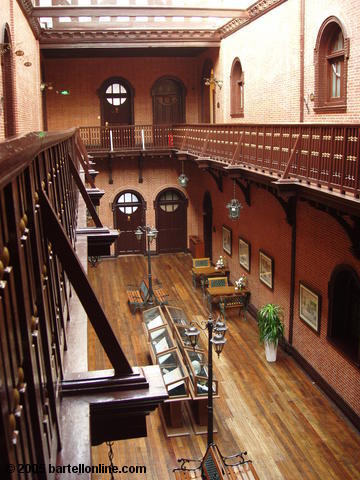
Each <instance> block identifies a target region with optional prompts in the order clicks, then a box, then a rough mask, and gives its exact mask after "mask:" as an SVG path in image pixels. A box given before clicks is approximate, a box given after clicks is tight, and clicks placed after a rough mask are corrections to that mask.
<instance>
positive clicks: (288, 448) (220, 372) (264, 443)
mask: <svg viewBox="0 0 360 480" xmlns="http://www.w3.org/2000/svg"><path fill="white" fill-rule="evenodd" d="M152 267H153V273H154V276H156V277H157V278H158V279H159V280H160V281H161V282H162V283H163V285H164V286H165V287H166V288H167V289H168V291H169V294H170V297H171V304H174V305H178V306H182V307H183V308H184V310H185V311H186V313H187V315H188V318H190V319H192V318H194V317H196V319H198V320H199V319H205V318H206V317H207V310H206V305H205V303H204V301H203V298H202V295H201V292H200V290H199V289H196V290H195V289H194V288H193V287H192V283H191V274H190V271H191V257H190V255H187V254H175V255H160V256H157V257H153V259H152ZM146 268H147V263H146V258H145V257H143V256H126V257H121V258H117V259H112V260H104V261H102V262H100V263H99V264H98V266H97V267H96V268H91V267H89V278H90V281H91V284H92V285H93V287H94V289H95V291H96V293H97V295H98V297H99V299H100V301H101V303H102V305H103V307H104V309H105V311H106V314H107V315H108V318H109V319H110V321H111V322H112V325H113V327H114V329H115V331H116V333H117V335H118V336H119V339H120V342H121V345H122V347H123V349H124V351H125V353H126V355H127V357H128V359H129V361H130V362H131V363H132V364H133V365H145V364H149V363H151V362H150V356H149V353H148V345H147V342H146V339H145V336H144V332H143V328H142V325H141V321H142V317H141V313H137V314H136V315H131V313H130V311H129V308H128V306H127V297H126V293H125V290H126V285H128V284H129V283H135V284H140V281H141V278H142V277H143V276H144V275H146V271H147V270H146ZM228 326H229V327H230V328H229V332H228V333H227V344H226V346H225V349H224V352H223V353H222V355H221V356H220V359H216V360H215V368H216V370H215V372H216V375H217V378H218V380H219V385H220V388H219V389H220V398H219V399H216V400H215V418H216V421H217V423H218V425H220V427H219V432H218V433H217V434H215V441H216V443H217V444H218V445H219V447H220V449H221V450H222V452H223V454H225V455H230V454H233V453H236V452H237V451H239V450H241V449H246V450H247V451H248V456H249V458H251V459H252V460H253V462H254V465H255V467H256V470H257V472H258V474H259V476H260V478H261V480H273V479H288V480H297V479H299V480H300V479H303V480H305V479H306V480H307V479H318V480H330V479H334V480H335V479H336V480H338V479H342V480H356V479H358V480H359V479H360V434H359V432H357V431H356V430H355V429H354V428H353V427H352V426H351V425H350V424H349V422H348V421H347V420H346V419H345V418H344V417H343V415H342V414H341V413H340V412H339V411H338V409H337V408H336V407H335V406H334V405H333V404H332V403H331V402H330V401H329V400H328V398H327V397H326V396H325V395H324V394H323V393H322V392H321V391H320V390H319V389H318V387H317V386H316V385H315V384H314V383H313V382H312V381H311V379H310V378H309V377H308V376H307V375H306V374H305V373H304V372H303V371H302V370H301V369H300V368H299V367H298V365H297V364H296V363H295V361H294V360H293V359H292V358H291V357H290V356H288V355H287V354H286V353H285V352H284V351H279V352H278V360H277V362H276V363H275V364H269V363H267V362H266V360H265V357H264V351H263V347H262V346H261V345H260V344H259V342H258V334H257V325H256V322H255V321H254V320H253V319H252V318H251V317H248V318H247V319H246V320H245V321H244V320H243V319H240V318H238V317H237V316H236V312H235V311H234V310H233V311H231V313H230V320H229V325H228ZM89 368H90V369H103V368H110V364H109V362H108V360H107V358H106V356H105V354H104V352H103V350H102V347H101V345H100V344H99V341H98V340H97V339H96V338H95V335H94V332H93V330H92V328H91V326H90V325H89ZM147 425H148V436H147V437H146V438H140V439H135V440H126V441H121V442H115V443H114V445H113V450H114V460H113V462H114V464H116V465H128V466H130V465H145V466H146V474H121V475H118V477H116V476H115V478H123V479H125V478H128V479H131V478H133V479H135V478H136V479H146V480H150V479H151V480H166V479H170V478H173V474H172V469H173V468H174V467H176V466H177V462H176V459H177V458H179V457H190V458H201V457H202V455H203V453H204V452H205V448H206V435H192V436H187V437H176V438H172V439H167V438H166V437H165V435H164V431H163V428H162V424H161V421H160V417H159V413H158V412H157V411H156V412H154V413H152V414H151V415H150V416H149V417H148V424H147ZM119 428H121V425H119ZM92 455H93V464H94V465H96V464H98V463H104V464H108V450H107V447H106V446H105V445H101V446H99V447H94V448H93V449H92ZM93 478H94V479H98V478H99V479H100V478H102V479H104V478H109V476H107V477H106V476H104V475H102V476H101V477H100V476H97V475H94V477H93Z"/></svg>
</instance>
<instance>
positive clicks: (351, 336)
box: [328, 265, 360, 365]
mask: <svg viewBox="0 0 360 480" xmlns="http://www.w3.org/2000/svg"><path fill="white" fill-rule="evenodd" d="M328 338H329V339H330V340H331V341H332V342H333V343H334V344H335V345H336V346H337V347H338V348H339V349H340V350H342V351H343V352H344V353H345V354H346V355H347V356H348V357H349V358H351V360H353V361H354V362H355V363H356V364H357V365H360V278H359V275H358V274H357V273H356V272H355V270H354V269H353V268H352V267H350V266H348V265H339V266H338V267H336V268H335V270H334V271H333V273H332V275H331V279H330V284H329V326H328Z"/></svg>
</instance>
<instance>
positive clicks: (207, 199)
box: [203, 192, 213, 258]
mask: <svg viewBox="0 0 360 480" xmlns="http://www.w3.org/2000/svg"><path fill="white" fill-rule="evenodd" d="M212 215H213V208H212V203H211V196H210V193H209V192H205V195H204V200H203V217H204V251H205V257H209V258H212Z"/></svg>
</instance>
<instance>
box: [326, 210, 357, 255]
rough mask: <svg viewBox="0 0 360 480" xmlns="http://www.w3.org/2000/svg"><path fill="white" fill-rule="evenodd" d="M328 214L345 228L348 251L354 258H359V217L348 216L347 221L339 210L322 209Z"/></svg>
mask: <svg viewBox="0 0 360 480" xmlns="http://www.w3.org/2000/svg"><path fill="white" fill-rule="evenodd" d="M323 210H324V211H326V212H327V213H328V214H329V215H331V216H332V217H333V218H334V219H335V220H336V221H337V222H338V223H339V225H341V226H342V228H343V229H344V230H345V232H346V234H347V236H348V237H349V240H350V242H351V247H350V251H351V253H352V254H353V255H354V257H355V258H357V259H360V218H359V217H354V216H352V217H350V221H347V220H346V219H345V218H344V215H342V214H341V213H340V212H338V211H336V210H334V209H323Z"/></svg>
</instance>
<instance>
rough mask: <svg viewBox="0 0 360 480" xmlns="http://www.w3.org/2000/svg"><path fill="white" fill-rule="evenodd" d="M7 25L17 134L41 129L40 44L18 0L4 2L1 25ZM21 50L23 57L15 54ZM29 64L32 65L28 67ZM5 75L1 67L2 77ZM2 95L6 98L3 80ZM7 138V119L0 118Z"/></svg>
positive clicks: (0, 130) (0, 136) (1, 135)
mask: <svg viewBox="0 0 360 480" xmlns="http://www.w3.org/2000/svg"><path fill="white" fill-rule="evenodd" d="M5 23H8V24H9V26H10V31H11V40H12V47H13V49H12V58H13V66H14V96H15V102H14V105H15V118H16V133H17V134H21V133H28V132H31V131H37V130H41V129H42V105H41V92H40V60H39V59H40V55H39V45H38V42H37V41H36V39H35V37H34V35H33V33H32V31H31V29H30V26H29V24H28V22H27V20H26V19H25V17H24V15H23V13H22V11H21V9H20V7H19V5H18V3H17V2H16V1H15V0H2V2H1V25H2V27H3V26H4V25H5ZM17 50H22V51H23V52H24V55H23V56H17V55H15V53H14V52H15V51H17ZM25 62H30V63H31V65H30V66H28V67H27V66H25ZM1 75H2V72H1V66H0V77H1ZM0 96H1V97H2V96H3V92H2V81H0ZM3 138H4V116H3V115H2V114H1V115H0V139H3Z"/></svg>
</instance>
